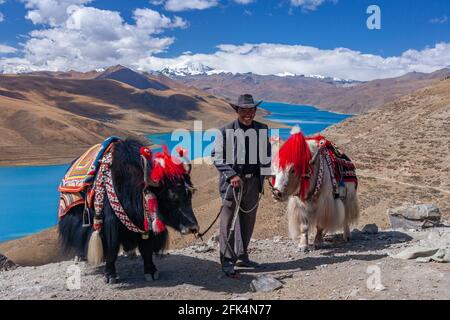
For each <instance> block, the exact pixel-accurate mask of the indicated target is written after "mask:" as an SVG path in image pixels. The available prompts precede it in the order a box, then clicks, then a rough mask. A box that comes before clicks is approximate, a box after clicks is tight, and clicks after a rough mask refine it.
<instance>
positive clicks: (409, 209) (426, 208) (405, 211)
mask: <svg viewBox="0 0 450 320" xmlns="http://www.w3.org/2000/svg"><path fill="white" fill-rule="evenodd" d="M387 214H388V216H389V221H390V223H391V226H392V228H394V229H398V228H403V229H424V228H430V227H436V226H439V225H440V220H441V213H440V211H439V208H438V207H436V206H435V205H432V204H419V205H403V206H400V207H397V208H392V209H388V210H387Z"/></svg>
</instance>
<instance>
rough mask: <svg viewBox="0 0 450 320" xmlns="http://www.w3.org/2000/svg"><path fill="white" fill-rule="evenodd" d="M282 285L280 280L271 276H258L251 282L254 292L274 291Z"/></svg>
mask: <svg viewBox="0 0 450 320" xmlns="http://www.w3.org/2000/svg"><path fill="white" fill-rule="evenodd" d="M282 287H283V284H282V283H281V282H280V281H279V280H277V279H275V278H272V277H269V276H261V277H258V278H256V279H255V280H253V281H252V282H251V283H250V288H251V289H252V291H253V292H272V291H274V290H277V289H280V288H282Z"/></svg>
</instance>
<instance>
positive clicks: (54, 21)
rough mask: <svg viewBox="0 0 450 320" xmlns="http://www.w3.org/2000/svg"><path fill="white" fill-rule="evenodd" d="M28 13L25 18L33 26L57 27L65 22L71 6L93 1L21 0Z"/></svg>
mask: <svg viewBox="0 0 450 320" xmlns="http://www.w3.org/2000/svg"><path fill="white" fill-rule="evenodd" d="M21 1H22V2H23V3H25V8H27V9H28V10H29V11H28V13H27V15H26V18H27V19H29V20H31V21H32V22H33V23H34V24H48V25H50V26H52V27H55V26H58V25H60V24H62V23H64V22H65V21H66V19H67V18H68V16H69V12H68V11H69V9H70V7H71V6H74V5H75V6H81V5H84V4H87V3H89V2H92V1H93V0H21Z"/></svg>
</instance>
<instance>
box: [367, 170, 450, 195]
mask: <svg viewBox="0 0 450 320" xmlns="http://www.w3.org/2000/svg"><path fill="white" fill-rule="evenodd" d="M358 176H360V177H364V178H372V179H377V180H383V181H387V182H394V183H396V184H401V185H404V186H408V187H413V188H420V189H426V190H430V189H431V190H435V191H439V192H442V193H445V194H450V191H449V190H444V189H441V188H436V187H432V186H428V185H424V184H415V183H408V182H403V181H400V180H397V179H391V178H386V177H381V176H378V175H370V174H366V173H358Z"/></svg>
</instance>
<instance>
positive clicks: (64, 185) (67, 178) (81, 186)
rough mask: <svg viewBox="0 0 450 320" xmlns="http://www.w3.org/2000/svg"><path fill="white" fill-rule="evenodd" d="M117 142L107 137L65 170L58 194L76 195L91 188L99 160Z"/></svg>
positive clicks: (115, 139)
mask: <svg viewBox="0 0 450 320" xmlns="http://www.w3.org/2000/svg"><path fill="white" fill-rule="evenodd" d="M117 140H119V138H118V137H109V138H108V139H106V140H105V141H104V142H103V143H101V144H96V145H95V146H92V147H91V148H89V150H87V151H86V152H85V153H84V154H83V155H82V156H81V157H79V158H78V159H77V160H75V162H74V163H73V164H72V165H71V167H70V168H69V170H67V172H66V174H65V175H64V178H63V179H62V181H61V184H60V185H59V188H58V191H59V192H69V193H78V192H81V191H83V190H85V189H86V187H88V186H91V185H92V183H93V182H94V179H95V175H96V174H97V171H98V168H99V167H100V159H101V158H102V157H103V155H104V154H105V152H106V151H107V150H108V149H109V148H110V146H111V144H112V143H113V142H115V141H117Z"/></svg>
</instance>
